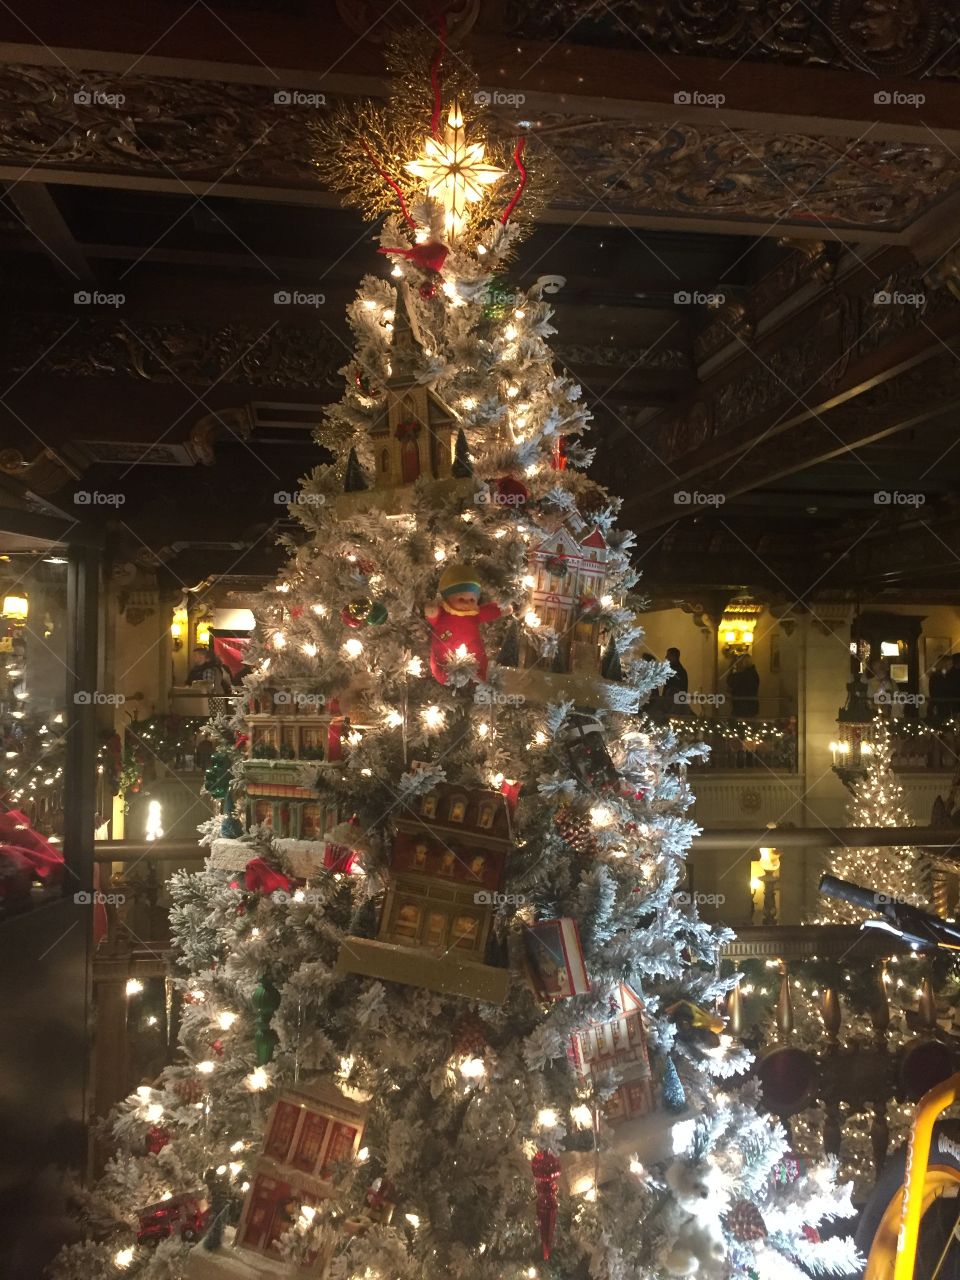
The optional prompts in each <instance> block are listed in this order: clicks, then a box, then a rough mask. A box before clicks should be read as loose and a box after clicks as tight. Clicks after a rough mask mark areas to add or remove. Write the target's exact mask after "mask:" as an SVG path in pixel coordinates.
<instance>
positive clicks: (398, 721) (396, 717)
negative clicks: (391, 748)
mask: <svg viewBox="0 0 960 1280" xmlns="http://www.w3.org/2000/svg"><path fill="white" fill-rule="evenodd" d="M384 721H385V723H386V725H387V728H388V729H399V728H400V726H401V725H402V724H403V716H402V715H401V713H400V712H399V711H397V710H395V709H394V710H391V711H388V712H387V714H386V715H385V716H384Z"/></svg>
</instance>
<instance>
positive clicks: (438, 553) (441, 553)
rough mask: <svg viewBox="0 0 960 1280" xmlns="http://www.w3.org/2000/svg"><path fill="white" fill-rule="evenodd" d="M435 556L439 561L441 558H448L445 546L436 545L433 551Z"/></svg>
mask: <svg viewBox="0 0 960 1280" xmlns="http://www.w3.org/2000/svg"><path fill="white" fill-rule="evenodd" d="M433 558H434V560H436V561H437V562H438V563H439V562H440V561H441V560H446V558H447V553H446V551H444V549H443V547H435V548H434V552H433Z"/></svg>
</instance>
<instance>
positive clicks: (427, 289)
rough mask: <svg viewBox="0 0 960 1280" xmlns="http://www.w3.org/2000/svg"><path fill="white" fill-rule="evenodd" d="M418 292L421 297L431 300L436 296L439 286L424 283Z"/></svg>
mask: <svg viewBox="0 0 960 1280" xmlns="http://www.w3.org/2000/svg"><path fill="white" fill-rule="evenodd" d="M417 293H419V295H420V297H421V298H423V299H425V300H426V301H430V299H432V298H435V297H436V296H437V286H436V285H435V284H432V283H431V284H422V285H421V286H420V288H419V289H418V290H417Z"/></svg>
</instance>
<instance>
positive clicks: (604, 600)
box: [600, 596, 613, 609]
mask: <svg viewBox="0 0 960 1280" xmlns="http://www.w3.org/2000/svg"><path fill="white" fill-rule="evenodd" d="M600 604H601V605H602V607H603V608H604V609H609V608H610V606H611V605H612V604H613V596H601V597H600Z"/></svg>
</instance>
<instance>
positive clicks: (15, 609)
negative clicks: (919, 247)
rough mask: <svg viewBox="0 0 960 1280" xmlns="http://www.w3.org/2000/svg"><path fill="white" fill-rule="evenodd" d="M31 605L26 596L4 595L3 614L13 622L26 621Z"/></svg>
mask: <svg viewBox="0 0 960 1280" xmlns="http://www.w3.org/2000/svg"><path fill="white" fill-rule="evenodd" d="M29 613H30V605H29V602H28V601H27V597H26V596H4V597H3V616H4V617H5V618H9V620H10V621H11V622H26V620H27V617H28V615H29Z"/></svg>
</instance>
